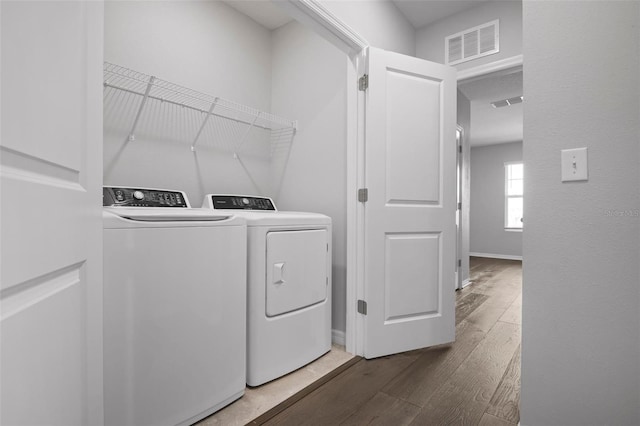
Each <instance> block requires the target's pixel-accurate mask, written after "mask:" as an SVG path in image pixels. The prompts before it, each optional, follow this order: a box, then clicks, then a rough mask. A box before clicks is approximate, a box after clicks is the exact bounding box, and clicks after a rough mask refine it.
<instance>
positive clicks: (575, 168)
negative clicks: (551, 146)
mask: <svg viewBox="0 0 640 426" xmlns="http://www.w3.org/2000/svg"><path fill="white" fill-rule="evenodd" d="M561 161H562V182H569V181H573V180H589V167H588V164H587V148H575V149H563V150H562V154H561Z"/></svg>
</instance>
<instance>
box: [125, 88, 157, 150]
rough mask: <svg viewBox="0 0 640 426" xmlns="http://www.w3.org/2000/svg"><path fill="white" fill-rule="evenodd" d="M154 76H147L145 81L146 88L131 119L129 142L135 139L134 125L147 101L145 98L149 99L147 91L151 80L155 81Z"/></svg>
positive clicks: (149, 90)
mask: <svg viewBox="0 0 640 426" xmlns="http://www.w3.org/2000/svg"><path fill="white" fill-rule="evenodd" d="M155 79H156V78H155V77H154V76H150V77H149V83H147V88H146V89H145V91H144V95H143V98H142V102H140V107H139V108H138V113H137V114H136V118H135V120H133V125H132V126H131V131H130V132H129V142H133V141H135V140H136V134H135V132H136V127H138V120H140V116H141V115H142V111H143V110H144V106H145V105H146V103H147V99H149V93H150V92H151V88H152V87H153V82H154V81H155Z"/></svg>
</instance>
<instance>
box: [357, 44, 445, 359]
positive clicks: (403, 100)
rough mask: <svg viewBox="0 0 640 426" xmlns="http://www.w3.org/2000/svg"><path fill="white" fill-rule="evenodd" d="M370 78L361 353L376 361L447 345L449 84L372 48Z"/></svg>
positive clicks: (412, 62)
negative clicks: (387, 356) (380, 357)
mask: <svg viewBox="0 0 640 426" xmlns="http://www.w3.org/2000/svg"><path fill="white" fill-rule="evenodd" d="M368 75H369V86H368V89H367V90H366V94H365V102H366V118H365V120H366V124H365V182H366V186H367V188H368V201H367V202H366V203H365V204H364V210H365V213H364V215H365V217H364V220H365V230H364V236H365V243H364V247H365V249H364V250H365V266H364V300H365V301H366V303H367V309H366V315H363V318H364V342H363V352H364V356H365V357H366V358H374V357H379V356H383V355H388V354H392V353H397V352H402V351H407V350H412V349H416V348H422V347H427V346H432V345H437V344H441V343H446V342H451V341H453V340H454V338H455V303H454V302H455V299H454V288H455V281H454V280H455V269H456V223H455V214H456V133H455V132H456V124H455V121H456V120H455V111H456V75H455V70H454V69H453V68H451V67H448V66H444V65H440V64H435V63H431V62H427V61H424V60H421V59H417V58H414V57H408V56H404V55H400V54H397V53H392V52H386V51H383V50H380V49H373V48H371V49H370V51H369V55H368ZM361 310H362V309H361Z"/></svg>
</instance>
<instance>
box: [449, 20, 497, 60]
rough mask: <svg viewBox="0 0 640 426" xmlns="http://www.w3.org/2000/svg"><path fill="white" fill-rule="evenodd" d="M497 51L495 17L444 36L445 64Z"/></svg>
mask: <svg viewBox="0 0 640 426" xmlns="http://www.w3.org/2000/svg"><path fill="white" fill-rule="evenodd" d="M499 51H500V44H499V20H497V19H496V20H495V21H491V22H488V23H486V24H482V25H478V26H477V27H473V28H469V29H467V30H464V31H461V32H459V33H456V34H452V35H450V36H448V37H446V38H445V53H446V55H445V57H446V63H447V65H455V64H459V63H461V62H467V61H470V60H472V59H477V58H481V57H483V56H487V55H492V54H494V53H498V52H499Z"/></svg>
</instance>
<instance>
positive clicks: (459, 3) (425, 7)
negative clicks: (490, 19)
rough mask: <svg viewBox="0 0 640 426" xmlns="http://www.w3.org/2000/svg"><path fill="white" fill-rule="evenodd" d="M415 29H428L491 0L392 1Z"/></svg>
mask: <svg viewBox="0 0 640 426" xmlns="http://www.w3.org/2000/svg"><path fill="white" fill-rule="evenodd" d="M391 1H392V2H393V3H394V4H395V5H396V7H397V8H398V9H399V10H400V12H402V14H403V15H404V16H405V17H406V18H407V20H408V21H409V22H411V25H413V28H415V29H419V28H423V27H426V26H427V25H429V24H432V23H434V22H436V21H439V20H441V19H444V18H446V17H449V16H451V15H455V14H456V13H458V12H462V11H463V10H465V9H469V8H472V7H474V6H477V5H479V4H481V3H483V2H486V1H489V0H391Z"/></svg>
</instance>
